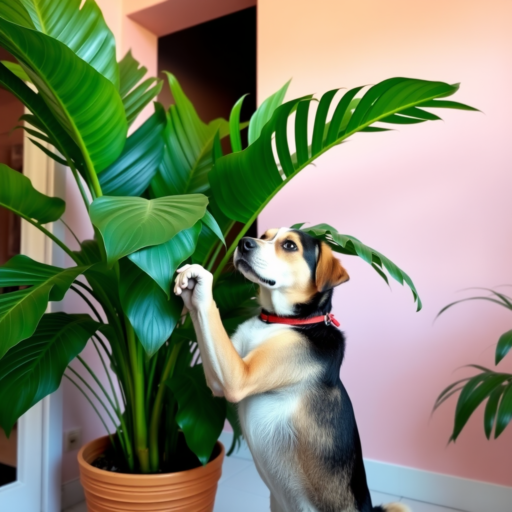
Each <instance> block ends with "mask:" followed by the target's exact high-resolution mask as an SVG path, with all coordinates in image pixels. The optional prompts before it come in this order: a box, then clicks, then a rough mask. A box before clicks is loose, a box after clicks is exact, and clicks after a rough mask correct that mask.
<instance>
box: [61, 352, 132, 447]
mask: <svg viewBox="0 0 512 512" xmlns="http://www.w3.org/2000/svg"><path fill="white" fill-rule="evenodd" d="M80 362H81V363H82V364H84V363H83V361H80ZM84 366H85V365H84ZM86 368H87V369H88V371H89V373H90V374H91V375H92V376H93V377H95V375H94V374H93V373H92V372H91V369H90V368H88V367H86ZM68 370H70V371H72V372H73V373H74V374H75V375H76V376H77V377H78V378H79V379H80V380H81V381H82V383H83V384H85V387H86V388H87V389H88V390H89V391H90V392H91V393H92V395H93V396H94V398H96V400H98V402H99V403H100V404H101V406H102V407H103V409H105V412H106V413H107V415H108V417H109V418H110V421H111V422H112V424H113V425H114V428H115V429H116V432H117V438H118V439H119V442H120V444H121V449H122V450H123V451H125V450H126V449H125V446H124V439H123V438H122V437H121V436H120V435H119V428H118V426H117V421H116V420H115V419H114V418H113V416H112V413H111V412H110V411H109V409H108V407H107V406H106V405H105V403H104V402H103V400H102V399H101V398H100V397H99V395H98V393H96V391H94V389H92V387H91V385H90V384H89V383H88V382H87V381H86V380H85V379H84V378H83V377H82V376H81V375H80V374H79V373H78V372H77V371H75V370H74V369H73V368H71V366H68ZM96 380H97V379H96ZM99 386H100V387H101V389H102V390H103V393H105V396H106V397H107V399H109V396H108V395H107V394H106V392H105V389H104V388H103V386H101V384H99ZM82 391H83V390H82ZM84 395H86V393H85V392H84ZM109 400H110V399H109ZM91 403H92V402H91ZM95 410H96V413H97V414H99V412H98V410H97V409H95ZM107 431H108V429H107Z"/></svg>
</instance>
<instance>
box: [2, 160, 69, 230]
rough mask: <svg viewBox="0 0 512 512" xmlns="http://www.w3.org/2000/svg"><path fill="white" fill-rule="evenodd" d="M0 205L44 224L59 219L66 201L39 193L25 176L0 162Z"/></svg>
mask: <svg viewBox="0 0 512 512" xmlns="http://www.w3.org/2000/svg"><path fill="white" fill-rule="evenodd" d="M0 206H3V207H4V208H7V209H8V210H11V211H12V212H14V213H15V214H16V215H19V216H21V217H24V218H26V219H34V220H36V221H37V222H39V223H40V224H46V223H47V222H54V221H56V220H58V219H60V217H61V216H62V214H63V213H64V210H65V208H66V203H65V202H64V201H63V200H62V199H59V198H58V197H49V196H46V195H44V194H41V192H38V191H37V190H36V189H35V188H34V187H33V186H32V183H31V181H30V180H29V179H28V178H27V177H26V176H23V174H21V173H20V172H17V171H15V170H13V169H11V168H10V167H7V165H4V164H0Z"/></svg>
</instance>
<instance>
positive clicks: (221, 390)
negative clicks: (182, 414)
mask: <svg viewBox="0 0 512 512" xmlns="http://www.w3.org/2000/svg"><path fill="white" fill-rule="evenodd" d="M212 285H213V276H212V274H211V273H210V272H208V271H207V270H205V269H204V268H203V267H201V266H200V265H185V266H184V267H182V268H181V269H179V270H178V276H177V277H176V284H175V287H174V293H175V294H176V295H178V296H181V297H182V298H183V302H184V303H185V306H186V307H187V309H188V310H189V311H190V316H191V318H192V322H193V324H194V329H195V331H196V335H197V342H198V345H199V350H200V352H201V359H202V361H203V367H204V371H205V375H206V379H207V383H208V386H209V387H210V389H211V390H212V391H213V393H214V394H215V395H217V396H225V397H226V398H227V399H228V400H229V401H231V402H237V401H238V399H239V389H238V385H237V383H239V382H240V381H241V380H242V378H243V373H244V371H245V364H244V361H243V360H242V359H241V358H240V356H239V355H238V353H237V351H236V349H235V347H234V346H233V343H232V342H231V340H230V339H229V336H228V335H227V333H226V331H225V329H224V326H223V325H222V321H221V318H220V314H219V310H218V309H217V306H216V304H215V302H214V300H213V293H212Z"/></svg>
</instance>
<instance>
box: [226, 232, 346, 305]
mask: <svg viewBox="0 0 512 512" xmlns="http://www.w3.org/2000/svg"><path fill="white" fill-rule="evenodd" d="M234 263H235V267H236V268H237V269H238V270H239V271H240V272H241V273H242V274H243V275H244V276H245V277H246V278H247V279H249V280H250V281H252V282H254V283H256V284H259V285H260V288H261V290H262V291H263V292H264V291H266V290H268V291H269V292H271V291H272V290H276V291H279V292H280V295H281V296H283V297H284V298H285V301H286V302H287V303H288V305H289V308H288V309H289V311H287V313H288V314H290V313H291V311H293V307H294V306H295V305H297V304H307V303H310V302H311V301H312V299H313V298H314V297H315V296H322V295H324V294H325V292H330V290H332V289H333V288H334V287H335V286H338V285H339V284H341V283H344V282H345V281H348V279H349V276H348V273H347V271H346V270H345V269H344V268H343V267H342V266H341V263H340V261H339V260H338V259H337V258H336V257H335V256H334V254H333V252H332V250H331V248H330V247H329V246H328V245H327V244H326V243H325V242H320V241H319V240H317V239H316V238H313V237H312V236H310V235H308V234H306V233H304V232H302V231H299V230H293V229H288V228H281V229H269V230H268V231H266V232H265V233H264V234H263V235H262V237H261V238H259V239H258V238H250V237H244V238H242V239H241V240H240V243H239V244H238V247H237V249H236V251H235V255H234ZM267 295H268V292H267ZM329 296H330V294H329ZM263 306H264V307H265V304H263ZM283 308H284V310H286V309H287V308H286V305H284V304H283ZM285 313H286V312H285V311H282V314H285Z"/></svg>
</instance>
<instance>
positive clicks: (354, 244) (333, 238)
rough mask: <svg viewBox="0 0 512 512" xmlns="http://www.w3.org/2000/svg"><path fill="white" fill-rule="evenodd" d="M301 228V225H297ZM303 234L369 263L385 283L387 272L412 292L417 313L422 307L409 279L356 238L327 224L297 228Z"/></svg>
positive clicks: (391, 263)
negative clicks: (385, 272) (384, 271)
mask: <svg viewBox="0 0 512 512" xmlns="http://www.w3.org/2000/svg"><path fill="white" fill-rule="evenodd" d="M299 226H302V225H299ZM297 229H301V230H302V231H304V232H305V233H308V234H309V235H311V236H313V237H315V238H318V239H319V240H322V241H324V242H325V243H327V244H328V245H329V246H330V247H331V249H332V250H333V251H336V252H339V253H341V254H349V255H351V256H359V257H360V258H362V259H363V260H364V261H366V263H369V264H370V265H371V266H372V268H373V269H374V270H376V271H377V272H378V273H379V275H380V276H381V277H383V278H384V279H385V281H386V282H387V276H386V275H385V274H384V273H383V270H386V271H387V272H389V274H390V275H391V277H392V278H393V279H395V280H396V281H398V282H399V283H400V284H401V285H403V284H404V283H405V284H407V286H409V288H410V289H411V291H412V294H413V297H414V300H415V301H416V302H417V305H418V308H417V311H419V310H420V309H421V307H422V304H421V300H420V298H419V295H418V292H417V290H416V287H415V286H414V283H413V282H412V280H411V278H410V277H409V276H408V275H407V274H406V273H405V272H404V271H403V270H401V269H400V268H398V267H397V266H396V265H395V264H394V263H393V262H392V261H391V260H390V259H389V258H386V256H384V255H383V254H381V253H380V252H378V251H376V250H375V249H372V248H371V247H368V246H367V245H365V244H363V243H362V242H361V241H360V240H358V239H357V238H355V237H353V236H350V235H342V234H341V233H338V231H336V229H335V228H333V227H332V226H329V225H328V224H318V225H316V226H311V227H299V228H297Z"/></svg>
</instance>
